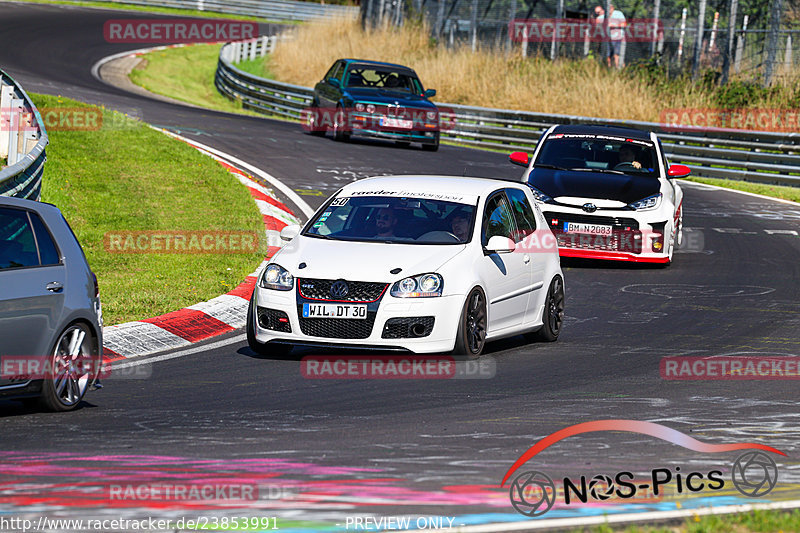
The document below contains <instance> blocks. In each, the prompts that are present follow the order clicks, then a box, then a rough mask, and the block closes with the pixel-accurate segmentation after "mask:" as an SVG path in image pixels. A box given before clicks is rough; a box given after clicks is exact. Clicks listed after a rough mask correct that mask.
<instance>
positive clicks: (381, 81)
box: [347, 65, 422, 94]
mask: <svg viewBox="0 0 800 533" xmlns="http://www.w3.org/2000/svg"><path fill="white" fill-rule="evenodd" d="M347 86H348V87H363V88H370V87H372V88H377V89H391V90H392V91H402V92H409V93H415V94H422V84H421V83H420V81H419V79H417V77H416V76H414V74H413V73H412V72H411V71H408V70H400V69H391V68H375V67H361V66H358V65H355V66H353V67H351V68H350V72H349V74H348V75H347Z"/></svg>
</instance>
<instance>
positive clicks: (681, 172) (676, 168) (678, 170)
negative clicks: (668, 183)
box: [667, 165, 692, 178]
mask: <svg viewBox="0 0 800 533" xmlns="http://www.w3.org/2000/svg"><path fill="white" fill-rule="evenodd" d="M691 173H692V169H690V168H689V167H687V166H686V165H670V166H669V170H667V177H668V178H685V177H686V176H688V175H689V174H691Z"/></svg>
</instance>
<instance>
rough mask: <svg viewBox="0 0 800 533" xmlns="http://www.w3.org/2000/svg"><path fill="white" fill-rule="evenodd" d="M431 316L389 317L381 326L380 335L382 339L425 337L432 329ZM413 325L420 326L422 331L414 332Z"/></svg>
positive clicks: (432, 318)
mask: <svg viewBox="0 0 800 533" xmlns="http://www.w3.org/2000/svg"><path fill="white" fill-rule="evenodd" d="M433 321H434V317H432V316H420V317H403V318H390V319H389V320H387V321H386V324H384V326H383V333H382V334H381V337H383V338H384V339H410V338H420V337H427V336H428V335H430V334H431V331H433ZM415 325H419V326H422V327H423V328H424V329H423V331H422V332H419V333H417V334H414V333H413V332H412V331H411V328H412V327H413V326H415Z"/></svg>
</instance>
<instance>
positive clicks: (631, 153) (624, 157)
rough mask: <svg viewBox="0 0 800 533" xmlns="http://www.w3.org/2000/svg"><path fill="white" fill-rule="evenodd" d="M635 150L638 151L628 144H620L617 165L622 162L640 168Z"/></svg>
mask: <svg viewBox="0 0 800 533" xmlns="http://www.w3.org/2000/svg"><path fill="white" fill-rule="evenodd" d="M636 152H638V150H637V149H636V148H634V147H633V146H631V145H629V144H623V145H622V146H620V147H619V163H618V165H620V164H622V163H630V164H631V166H633V168H635V169H637V170H638V169H640V168H642V164H641V163H640V162H639V161H637V160H636V158H637V156H636Z"/></svg>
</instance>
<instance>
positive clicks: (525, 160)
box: [508, 152, 531, 167]
mask: <svg viewBox="0 0 800 533" xmlns="http://www.w3.org/2000/svg"><path fill="white" fill-rule="evenodd" d="M508 160H509V161H511V162H512V163H514V164H515V165H519V166H521V167H527V166H528V164H530V162H531V158H530V156H529V155H528V153H527V152H511V154H510V155H509V156H508Z"/></svg>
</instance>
